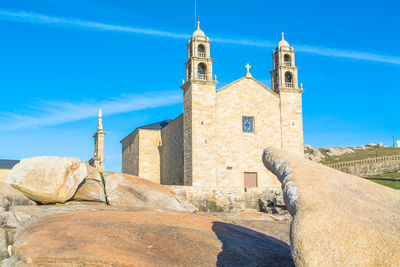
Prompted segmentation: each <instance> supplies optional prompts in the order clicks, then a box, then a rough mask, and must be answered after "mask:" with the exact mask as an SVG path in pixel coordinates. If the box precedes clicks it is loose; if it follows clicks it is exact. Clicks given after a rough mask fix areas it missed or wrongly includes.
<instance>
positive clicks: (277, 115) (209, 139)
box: [121, 25, 303, 188]
mask: <svg viewBox="0 0 400 267" xmlns="http://www.w3.org/2000/svg"><path fill="white" fill-rule="evenodd" d="M187 47H188V60H187V61H186V62H185V65H186V80H184V81H183V85H182V86H181V88H182V92H183V114H182V115H180V116H179V117H177V118H176V119H174V120H165V121H161V122H157V123H154V124H150V125H146V126H143V127H139V128H137V129H135V130H134V131H133V132H132V133H131V134H129V135H128V136H127V137H125V138H124V139H123V140H122V141H121V143H122V172H124V173H128V174H132V175H137V176H140V177H143V178H146V179H148V180H151V181H153V182H157V183H161V184H165V185H187V186H198V187H207V188H249V187H259V188H268V187H275V188H276V187H279V186H280V183H279V181H278V180H277V178H276V177H275V176H274V175H273V174H272V173H270V172H269V171H268V170H267V169H266V168H265V167H264V165H263V163H262V159H261V157H262V153H263V149H264V148H265V147H277V148H281V149H284V150H287V151H290V152H293V153H296V154H301V155H302V154H303V123H302V93H303V89H302V88H301V87H300V88H299V86H298V76H297V72H298V68H297V67H296V65H295V51H294V50H293V47H290V46H289V44H288V42H287V41H285V39H284V37H283V33H282V40H281V41H280V42H279V43H278V45H277V47H276V49H275V50H274V51H273V54H272V58H273V69H272V71H271V72H270V74H271V77H272V82H271V84H272V89H270V88H268V87H266V86H265V85H264V84H262V83H261V82H259V81H257V80H256V79H254V78H253V77H252V75H251V74H250V71H249V69H250V66H249V65H248V64H247V65H246V68H247V73H246V74H245V75H244V77H242V78H240V79H239V80H236V81H234V82H232V83H231V84H229V85H227V86H225V87H223V88H220V89H218V90H216V85H217V84H218V82H217V80H216V77H214V76H213V59H212V58H211V46H210V39H209V38H208V37H207V36H206V35H205V34H204V32H203V31H202V30H201V29H200V26H199V25H198V27H197V29H196V30H195V32H194V33H193V36H192V38H191V39H190V40H189V43H188V45H187Z"/></svg>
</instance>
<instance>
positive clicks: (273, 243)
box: [212, 222, 294, 266]
mask: <svg viewBox="0 0 400 267" xmlns="http://www.w3.org/2000/svg"><path fill="white" fill-rule="evenodd" d="M212 229H213V231H214V233H215V234H216V235H217V237H218V239H219V240H220V241H221V242H222V251H221V252H220V253H219V254H218V259H217V266H294V263H293V260H292V257H291V254H290V246H289V245H288V244H286V243H284V242H283V241H281V240H279V239H276V238H274V237H271V236H267V235H264V234H262V233H259V232H256V231H253V230H251V229H248V228H245V227H242V226H238V225H234V224H230V223H223V222H214V223H213V226H212Z"/></svg>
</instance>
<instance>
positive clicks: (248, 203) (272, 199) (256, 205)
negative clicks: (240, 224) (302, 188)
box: [168, 185, 286, 213]
mask: <svg viewBox="0 0 400 267" xmlns="http://www.w3.org/2000/svg"><path fill="white" fill-rule="evenodd" d="M168 187H169V188H171V189H172V190H173V191H174V192H175V193H176V194H177V196H178V198H179V200H180V201H181V202H182V203H183V204H189V205H193V206H194V207H196V209H197V210H198V211H203V212H204V211H208V212H221V211H233V210H246V209H256V210H258V211H263V212H268V213H284V212H285V210H286V206H285V203H284V200H283V194H282V189H281V188H280V187H278V188H246V189H244V188H211V187H197V186H176V185H174V186H168Z"/></svg>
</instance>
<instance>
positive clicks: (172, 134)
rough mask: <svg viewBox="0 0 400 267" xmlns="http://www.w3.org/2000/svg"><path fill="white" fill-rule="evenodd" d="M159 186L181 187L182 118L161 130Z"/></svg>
mask: <svg viewBox="0 0 400 267" xmlns="http://www.w3.org/2000/svg"><path fill="white" fill-rule="evenodd" d="M161 140H162V141H161V143H162V146H161V184H166V185H183V182H184V181H183V116H182V115H181V116H179V117H178V118H176V119H175V120H174V121H172V122H171V123H170V124H168V125H167V126H165V127H164V128H163V129H162V130H161Z"/></svg>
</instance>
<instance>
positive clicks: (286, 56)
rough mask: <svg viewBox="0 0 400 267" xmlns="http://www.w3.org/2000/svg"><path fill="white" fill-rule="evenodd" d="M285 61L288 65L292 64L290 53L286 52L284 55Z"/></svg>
mask: <svg viewBox="0 0 400 267" xmlns="http://www.w3.org/2000/svg"><path fill="white" fill-rule="evenodd" d="M283 61H284V62H285V65H286V66H290V65H291V61H290V55H288V54H286V55H284V56H283Z"/></svg>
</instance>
